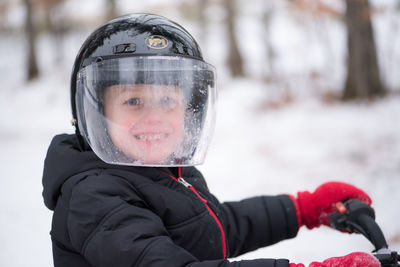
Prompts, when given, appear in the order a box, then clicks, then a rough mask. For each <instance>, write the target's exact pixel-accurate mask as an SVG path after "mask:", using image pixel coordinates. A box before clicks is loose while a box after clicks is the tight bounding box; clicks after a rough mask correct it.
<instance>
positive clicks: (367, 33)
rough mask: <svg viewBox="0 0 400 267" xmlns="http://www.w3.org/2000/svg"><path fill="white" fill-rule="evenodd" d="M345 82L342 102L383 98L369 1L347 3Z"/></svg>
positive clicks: (353, 0) (348, 0) (383, 88)
mask: <svg viewBox="0 0 400 267" xmlns="http://www.w3.org/2000/svg"><path fill="white" fill-rule="evenodd" d="M346 6H347V9H346V15H345V18H346V20H345V21H346V26H347V45H348V59H347V60H348V61H347V78H346V85H345V88H344V91H343V95H342V98H343V99H344V100H350V99H356V98H368V97H373V96H381V95H384V94H385V92H386V90H385V87H384V86H383V84H382V82H381V78H380V74H379V66H378V60H377V55H376V46H375V41H374V34H373V30H372V25H371V8H370V5H369V1H368V0H346Z"/></svg>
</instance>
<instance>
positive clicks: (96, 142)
mask: <svg viewBox="0 0 400 267" xmlns="http://www.w3.org/2000/svg"><path fill="white" fill-rule="evenodd" d="M109 88H112V90H113V92H114V93H113V95H115V92H118V93H119V96H120V95H121V92H126V91H127V90H128V89H127V88H129V92H135V94H137V92H138V90H139V91H140V90H144V89H143V88H147V89H146V92H147V93H146V95H143V96H142V97H143V98H145V99H146V101H147V102H148V103H150V102H151V103H153V102H154V100H150V99H151V98H153V97H154V96H155V95H154V92H157V97H156V99H157V100H156V101H158V102H160V103H161V102H162V101H164V100H161V98H165V97H167V98H168V97H169V95H166V93H165V92H166V91H168V92H170V91H171V90H172V89H173V90H178V89H177V88H179V90H180V91H181V93H179V94H181V95H182V97H183V99H184V100H183V101H184V104H183V106H184V120H183V121H182V123H181V124H182V125H184V127H183V128H184V130H183V131H184V134H182V135H181V136H180V137H179V138H177V139H179V140H180V141H179V142H178V141H176V142H172V143H173V144H174V145H173V146H174V147H173V148H171V149H170V151H169V152H171V153H169V152H168V151H167V152H166V154H168V156H166V157H163V159H162V160H161V159H157V160H148V158H150V156H149V155H150V154H151V153H153V152H152V151H160V147H162V146H165V143H163V142H162V140H161V139H163V138H164V137H165V138H167V137H166V136H168V138H169V139H171V138H172V137H171V136H172V135H173V134H172V133H171V132H173V131H174V130H171V129H170V128H171V127H170V126H160V125H159V126H157V127H155V128H157V130H154V129H153V130H150V129H148V128H149V126H146V127H147V129H146V130H145V132H140V131H139V132H135V131H136V130H126V131H127V132H128V131H130V134H131V135H132V136H131V138H133V139H135V138H136V139H137V140H140V141H142V142H143V143H146V144H145V145H144V146H141V144H131V143H129V141H126V142H125V143H124V145H123V148H122V146H121V145H118V142H119V141H117V140H116V139H117V137H114V138H113V136H112V132H113V130H110V128H111V129H114V128H115V127H116V126H115V125H116V124H118V123H115V120H110V116H107V114H106V103H105V102H106V99H105V95H106V94H105V92H106V90H108V89H109ZM149 88H152V90H150V89H149ZM171 88H172V89H171ZM150 91H151V98H150V95H149V93H148V92H150ZM158 94H161V95H162V96H159V95H158ZM108 95H110V94H108ZM175 95H176V93H174V96H175ZM130 97H131V98H132V95H130ZM172 98H174V97H172ZM178 98H179V97H178ZM215 98H216V92H215V69H214V67H212V66H211V65H210V64H207V63H206V62H204V60H203V57H202V54H201V51H200V48H199V46H198V44H197V43H196V41H195V40H194V38H193V37H192V36H191V35H190V34H189V33H188V32H187V31H186V30H185V29H184V28H182V27H181V26H180V25H178V24H177V23H175V22H172V21H171V20H169V19H167V18H164V17H161V16H157V15H151V14H132V15H126V16H123V17H120V18H117V19H114V20H111V21H109V22H107V23H106V24H104V25H102V26H101V27H99V28H98V29H97V30H95V31H94V32H93V33H92V34H91V35H90V36H89V37H88V38H87V40H86V41H85V42H84V44H83V46H82V47H81V49H80V51H79V53H78V56H77V58H76V60H75V64H74V68H73V72H72V77H71V106H72V115H73V121H74V125H75V127H76V134H77V136H78V139H79V140H80V143H81V148H82V149H87V148H89V147H90V148H91V149H92V150H93V151H94V152H95V153H96V154H97V155H98V156H99V157H100V158H101V159H102V160H104V161H105V162H107V163H113V164H124V165H151V166H155V165H162V166H165V165H167V166H172V165H173V166H175V165H194V164H199V163H202V162H203V160H204V156H205V151H206V149H207V145H208V143H209V140H210V136H211V134H210V133H211V132H212V130H213V127H214V117H215V114H214V113H215V110H214V102H215ZM168 101H170V100H168ZM129 103H130V102H129ZM162 103H164V102H162ZM130 106H133V104H130ZM135 106H138V104H135ZM147 106H149V105H147ZM143 107H144V106H143ZM135 116H136V118H138V116H137V115H132V116H131V117H135ZM140 118H142V117H140ZM160 124H161V122H160ZM110 125H111V126H110ZM118 127H119V128H118ZM118 127H117V128H118V129H122V128H121V125H119V126H118ZM130 127H139V126H138V125H137V122H135V123H134V122H132V125H131V126H130ZM166 128H168V130H165V129H166ZM135 129H136V128H135ZM114 131H115V130H114ZM121 131H122V130H121ZM142 131H143V130H142ZM177 131H178V130H176V132H177ZM119 136H120V135H119ZM118 138H120V137H118ZM124 139H128V138H127V137H126V136H125V137H124ZM137 140H136V141H137ZM153 141H154V144H153V145H152V144H151V143H152V142H153ZM137 142H139V141H137ZM155 143H157V144H155ZM125 147H128V149H127V150H135V151H141V152H143V151H144V150H146V153H145V154H146V155H147V156H141V155H139V154H140V153H138V152H135V153H130V152H127V151H124V148H125ZM143 153H144V152H143Z"/></svg>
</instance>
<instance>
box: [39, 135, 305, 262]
mask: <svg viewBox="0 0 400 267" xmlns="http://www.w3.org/2000/svg"><path fill="white" fill-rule="evenodd" d="M77 147H78V146H77V140H76V136H75V135H66V134H64V135H59V136H56V137H55V138H54V139H53V141H52V143H51V145H50V147H49V150H48V153H47V157H46V160H45V166H44V174H43V187H44V190H43V197H44V202H45V204H46V206H47V207H48V208H49V209H51V210H54V214H53V222H52V229H51V238H52V242H53V258H54V265H55V266H56V267H64V266H65V267H72V266H73V267H81V266H82V267H83V266H85V267H89V266H105V267H117V266H121V267H123V266H163V267H169V266H171V267H175V266H177V267H178V266H193V267H195V266H199V267H200V266H204V267H206V266H207V267H211V266H227V267H228V266H243V267H244V266H264V267H268V266H285V267H287V266H288V261H287V260H284V259H282V260H275V259H258V260H248V261H237V262H229V261H228V260H227V258H228V257H234V256H238V255H240V254H243V253H245V252H248V251H251V250H255V249H257V248H260V247H263V246H267V245H270V244H273V243H276V242H278V241H280V240H283V239H287V238H292V237H294V236H295V235H296V234H297V220H296V212H295V207H294V205H293V203H292V201H291V200H290V198H289V197H288V196H287V195H280V196H273V197H268V196H262V197H255V198H250V199H245V200H242V201H239V202H227V203H222V204H221V203H219V202H218V200H217V199H216V198H215V197H214V196H213V195H212V194H211V193H210V192H209V190H208V188H207V185H206V182H205V180H204V179H203V177H202V175H201V173H200V172H199V171H198V170H197V169H196V168H194V167H185V168H182V177H183V178H184V179H185V180H186V182H187V183H189V184H191V186H189V187H186V186H184V184H183V183H180V182H178V181H177V179H176V177H177V174H176V173H175V172H176V169H177V168H152V167H130V166H116V165H110V164H106V163H104V162H103V161H101V160H100V159H99V158H98V157H97V156H96V155H95V154H94V153H93V152H92V151H80V150H79V149H78V148H77ZM224 256H225V257H224Z"/></svg>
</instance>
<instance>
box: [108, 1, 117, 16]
mask: <svg viewBox="0 0 400 267" xmlns="http://www.w3.org/2000/svg"><path fill="white" fill-rule="evenodd" d="M116 17H118V11H117V2H116V0H106V21H109V20H111V19H115V18H116Z"/></svg>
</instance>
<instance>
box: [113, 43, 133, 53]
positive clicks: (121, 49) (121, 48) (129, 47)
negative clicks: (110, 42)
mask: <svg viewBox="0 0 400 267" xmlns="http://www.w3.org/2000/svg"><path fill="white" fill-rule="evenodd" d="M135 51H136V45H135V44H132V43H131V44H119V45H116V46H114V47H113V52H114V54H127V53H133V52H135Z"/></svg>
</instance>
